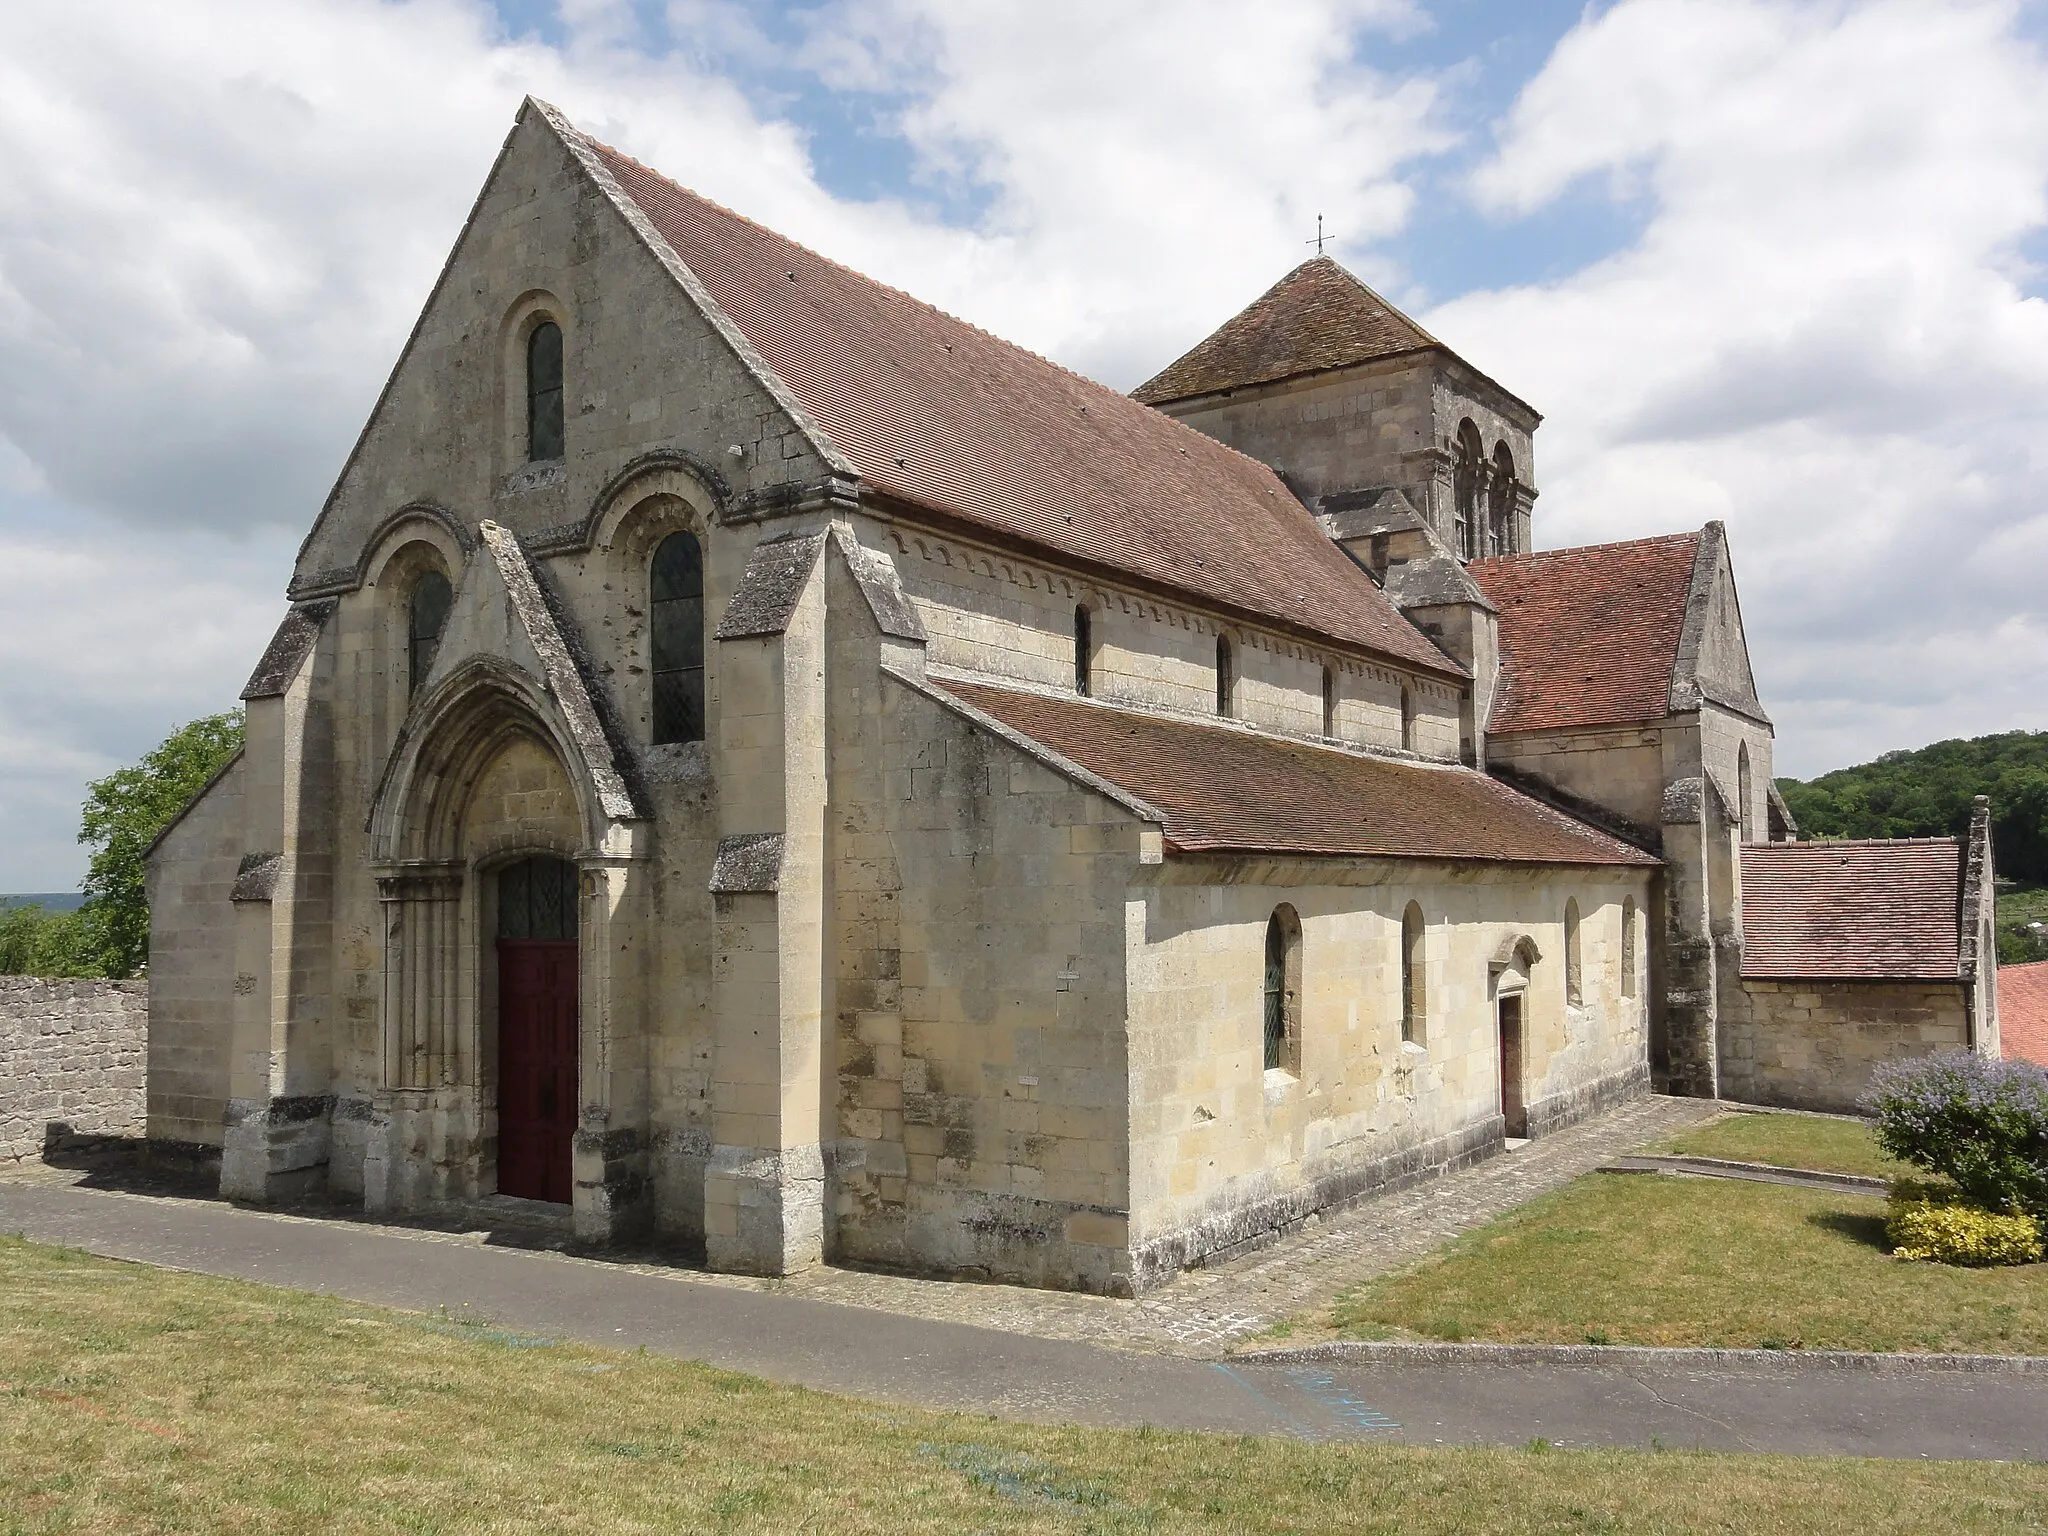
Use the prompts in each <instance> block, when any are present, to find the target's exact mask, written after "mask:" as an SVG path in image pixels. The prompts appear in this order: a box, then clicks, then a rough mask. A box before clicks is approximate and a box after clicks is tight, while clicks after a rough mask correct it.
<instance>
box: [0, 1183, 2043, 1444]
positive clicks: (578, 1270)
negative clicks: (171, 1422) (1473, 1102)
mask: <svg viewBox="0 0 2048 1536" xmlns="http://www.w3.org/2000/svg"><path fill="white" fill-rule="evenodd" d="M0 1231H7V1232H21V1233H23V1234H25V1235H27V1236H29V1237H31V1238H34V1239H36V1240H38V1241H41V1242H52V1243H65V1244H69V1245H71V1246H74V1247H78V1248H83V1249H85V1250H87V1251H89V1252H93V1253H99V1254H104V1255H107V1256H109V1257H112V1258H123V1259H131V1260H135V1261H138V1262H142V1263H147V1264H160V1265H168V1266H175V1267H177V1268H181V1269H187V1270H193V1271H197V1272H199V1273H202V1274H214V1275H225V1276H231V1277H235V1278H239V1279H245V1280H254V1281H259V1282H262V1283H265V1284H270V1285H280V1286H289V1287H292V1288H295V1289H299V1290H310V1291H320V1292H325V1293H327V1294H329V1295H337V1296H345V1297H348V1298H350V1299H351V1300H354V1301H359V1302H363V1303H368V1304H373V1305H384V1306H392V1307H403V1308H407V1309H410V1310H413V1311H416V1312H432V1311H434V1310H435V1309H437V1308H442V1307H445V1308H446V1309H447V1310H448V1311H449V1312H450V1313H451V1314H453V1315H455V1316H458V1317H475V1318H478V1319H480V1320H481V1319H488V1320H489V1321H491V1322H493V1323H494V1324H496V1325H497V1326H498V1327H499V1328H501V1329H510V1330H516V1331H518V1332H521V1333H524V1334H526V1335H527V1336H528V1339H529V1341H530V1342H532V1343H535V1344H539V1343H545V1342H547V1341H551V1340H554V1339H565V1338H567V1339H577V1340H582V1341H586V1342H589V1343H594V1344H600V1345H606V1346H610V1347H614V1348H622V1349H631V1348H635V1347H638V1346H645V1347H646V1348H648V1349H650V1350H654V1351H658V1352H661V1353H664V1354H670V1355H675V1356H679V1357H682V1358H686V1359H695V1360H705V1361H708V1362H710V1363H711V1364H714V1365H719V1366H724V1367H727V1368H729V1369H733V1370H741V1371H747V1372H750V1373H753V1374H755V1375H760V1376H766V1377H770V1378H772V1379H774V1380H778V1381H786V1382H794V1383H797V1384H800V1385H804V1386H810V1387H818V1388H823V1389H825V1390H828V1391H837V1392H846V1393H851V1394H854V1395H857V1396H859V1397H863V1398H868V1399H880V1400H883V1401H890V1402H898V1403H908V1404H915V1405H919V1406H924V1407H931V1408H942V1409H957V1410H963V1411H968V1412H976V1413H991V1414H1000V1415H1003V1416H1006V1417H1014V1418H1021V1419H1032V1420H1038V1421H1042V1422H1051V1423H1069V1424H1102V1425H1133V1426H1134V1425H1141V1424H1151V1425H1156V1426H1159V1427H1161V1428H1176V1429H1202V1430H1220V1431H1226V1432H1234V1433H1252V1434H1273V1435H1292V1436H1299V1437H1302V1438H1306V1439H1313V1440H1339V1439H1351V1440H1359V1439H1367V1440H1370V1439H1384V1440H1397V1441H1407V1442H1410V1443H1416V1444H1422V1445H1433V1444H1436V1445H1454V1444H1483V1445H1523V1444H1527V1443H1528V1442H1529V1441H1530V1440H1532V1439H1537V1438H1541V1439H1545V1440H1548V1441H1549V1442H1551V1443H1552V1444H1553V1445H1558V1446H1622V1447H1627V1446H1633V1447H1641V1448H1646V1449H1647V1448H1651V1447H1655V1446H1659V1445H1661V1446H1663V1447H1665V1448H1668V1449H1688V1448H1700V1449H1710V1450H1761V1451H1785V1452H1802V1453H1813V1454H1834V1455H1855V1456H1896V1457H1918V1456H1940V1457H1996V1458H2000V1459H2020V1458H2031V1459H2038V1458H2042V1457H2048V1374H2033V1375H2012V1374H1986V1375H1971V1374H1965V1373H1961V1372H1955V1371H1946V1372H1944V1371H1931V1372H1900V1373H1898V1374H1872V1373H1865V1372H1857V1371H1844V1370H1830V1369H1825V1368H1822V1369H1792V1370H1787V1369H1785V1368H1784V1366H1783V1365H1782V1364H1780V1363H1778V1362H1773V1367H1774V1368H1772V1369H1769V1370H1742V1369H1731V1368H1728V1367H1727V1366H1725V1365H1717V1364H1715V1363H1713V1362H1702V1363H1701V1364H1699V1365H1694V1364H1692V1363H1691V1362H1689V1361H1688V1362H1685V1363H1670V1364H1665V1363H1656V1362H1638V1363H1633V1364H1630V1363H1622V1362H1617V1363H1615V1364H1608V1363H1606V1362H1604V1361H1603V1362H1598V1363H1594V1364H1568V1365H1529V1364H1515V1365H1473V1364H1461V1363H1448V1364H1447V1363H1443V1362H1440V1361H1435V1360H1427V1359H1425V1360H1420V1361H1413V1360H1405V1361H1404V1360H1400V1359H1394V1360H1391V1361H1389V1360H1372V1359H1367V1360H1362V1361H1361V1360H1354V1359H1343V1358H1340V1359H1334V1360H1310V1361H1299V1360H1297V1361H1261V1360H1258V1359H1256V1358H1251V1357H1239V1358H1236V1359H1230V1360H1206V1361H1205V1360H1197V1359H1190V1358H1186V1357H1184V1356H1172V1355H1164V1354H1133V1353H1130V1352H1129V1351H1126V1350H1119V1349H1105V1348H1102V1347H1100V1346H1097V1345H1090V1344H1082V1343H1076V1342H1073V1341H1071V1340H1064V1339H1046V1338H1037V1337H1033V1336H1031V1335H1028V1334H1016V1333H1006V1332H1002V1331H999V1330H996V1329H992V1328H978V1327H970V1326H967V1325H965V1324H961V1323H952V1322H937V1321H930V1320H926V1319H923V1318H918V1317H904V1316H898V1315H894V1314H891V1313H888V1312H878V1311H873V1310H858V1309H855V1308H851V1307H845V1306H834V1305H831V1304H829V1303H826V1302H823V1301H819V1300H816V1299H812V1298H808V1297H801V1296H792V1295H764V1294H758V1293H754V1292H749V1291H747V1290H743V1289H740V1288H737V1287H733V1286H728V1285H721V1284H714V1283H711V1282H709V1281H708V1280H707V1279H705V1278H704V1277H702V1276H698V1275H693V1274H690V1273H689V1272H687V1271H682V1270H675V1269H665V1270H650V1269H637V1268H634V1267H631V1266H625V1265H619V1264H613V1263H606V1262H602V1261H598V1260H591V1259H578V1258H569V1257H565V1256H563V1255H559V1254H554V1253H549V1252H545V1251H534V1250H531V1249H518V1248H502V1247H490V1246H486V1245H484V1244H481V1243H476V1242H468V1241H463V1240H461V1239H456V1238H450V1237H448V1236H446V1235H445V1234H428V1233H423V1232H418V1231H403V1230H398V1229H394V1228H389V1227H377V1226H371V1225H367V1224H363V1223H350V1222H338V1221H331V1220H318V1219H311V1218H307V1217H296V1216H289V1215H281V1214H275V1213H272V1212H268V1211H254V1210H246V1209H239V1208H237V1207H234V1206H230V1205H226V1204H223V1203H221V1202H219V1201H198V1200H181V1199H166V1198H160V1197H153V1196H145V1195H134V1194H117V1193H111V1192H106V1191H100V1190H90V1189H83V1188H79V1187H77V1186H75V1185H66V1184H62V1183H54V1182H49V1183H38V1182H31V1181H21V1180H17V1181H10V1182H0ZM478 1347H479V1348H486V1347H489V1345H488V1343H487V1342H483V1341H480V1342H479V1345H478ZM1818 1363H1819V1362H1816V1364H1818Z"/></svg>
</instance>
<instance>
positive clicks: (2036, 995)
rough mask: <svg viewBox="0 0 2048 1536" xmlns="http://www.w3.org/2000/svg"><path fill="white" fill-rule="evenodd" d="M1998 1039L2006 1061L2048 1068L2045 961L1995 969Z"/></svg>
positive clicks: (2047, 967) (2047, 981) (2047, 991)
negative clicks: (1996, 972) (1996, 971)
mask: <svg viewBox="0 0 2048 1536" xmlns="http://www.w3.org/2000/svg"><path fill="white" fill-rule="evenodd" d="M1998 1039H1999V1046H2000V1048H2001V1050H2002V1051H2003V1052H2004V1054H2005V1056H2006V1057H2007V1059H2009V1060H2018V1061H2031V1062H2032V1063H2033V1064H2034V1065H2035V1066H2037V1067H2048V960H2036V961H2035V962H2034V963H2033V964H2032V965H2001V966H2000V967H1999V968H1998Z"/></svg>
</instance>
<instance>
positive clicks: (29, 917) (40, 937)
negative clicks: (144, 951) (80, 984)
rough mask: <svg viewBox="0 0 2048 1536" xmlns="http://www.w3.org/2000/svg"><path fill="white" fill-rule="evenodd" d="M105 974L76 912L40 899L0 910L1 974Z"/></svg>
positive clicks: (88, 932) (89, 934) (90, 938)
mask: <svg viewBox="0 0 2048 1536" xmlns="http://www.w3.org/2000/svg"><path fill="white" fill-rule="evenodd" d="M102 974H104V971H103V970H102V967H101V963H100V957H99V953H98V950H97V948H96V947H95V945H94V943H93V936H92V934H91V932H90V931H89V930H88V929H87V927H86V925H85V923H84V922H83V921H81V920H80V918H79V915H78V914H77V913H76V912H46V911H44V910H43V907H42V904H41V903H40V902H38V903H34V904H32V905H30V906H26V907H9V908H8V909H7V910H6V911H4V912H0V976H99V975H102Z"/></svg>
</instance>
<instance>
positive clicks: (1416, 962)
mask: <svg viewBox="0 0 2048 1536" xmlns="http://www.w3.org/2000/svg"><path fill="white" fill-rule="evenodd" d="M1422 935H1423V927H1422V906H1421V903H1419V902H1413V901H1411V902H1409V903H1408V910H1407V911H1405V912H1403V913H1402V914H1401V1038H1402V1039H1403V1040H1405V1041H1412V1042H1413V1043H1414V1044H1416V1045H1422V1044H1424V1043H1426V1036H1427V1033H1428V1029H1427V1024H1428V1018H1429V1007H1428V1003H1429V997H1428V988H1429V983H1428V980H1427V976H1428V967H1427V966H1426V965H1425V964H1424V962H1423V953H1422Z"/></svg>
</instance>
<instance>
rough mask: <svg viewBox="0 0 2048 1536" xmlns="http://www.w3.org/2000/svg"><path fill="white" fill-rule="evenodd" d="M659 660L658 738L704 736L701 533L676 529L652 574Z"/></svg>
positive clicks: (651, 615) (651, 620)
mask: <svg viewBox="0 0 2048 1536" xmlns="http://www.w3.org/2000/svg"><path fill="white" fill-rule="evenodd" d="M648 626H649V634H650V640H651V645H650V649H651V650H652V652H653V658H652V659H653V662H654V740H655V743H656V745H659V744H661V743H662V742H668V741H702V740H703V739H704V553H703V550H702V549H701V548H700V547H699V545H698V543H697V539H696V536H695V535H693V534H688V533H672V534H670V535H669V536H668V537H667V538H665V539H663V540H662V541H661V546H660V548H658V549H656V550H655V552H654V567H653V569H652V571H650V572H649V574H648Z"/></svg>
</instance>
